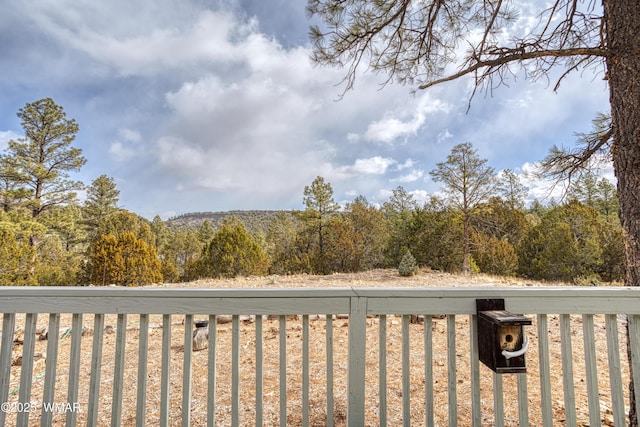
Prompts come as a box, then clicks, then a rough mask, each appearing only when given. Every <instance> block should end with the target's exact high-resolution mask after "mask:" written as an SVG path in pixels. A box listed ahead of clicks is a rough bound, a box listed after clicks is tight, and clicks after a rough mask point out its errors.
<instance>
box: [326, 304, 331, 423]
mask: <svg viewBox="0 0 640 427" xmlns="http://www.w3.org/2000/svg"><path fill="white" fill-rule="evenodd" d="M325 333H326V347H327V349H326V351H327V422H326V425H327V427H333V314H327V315H326V321H325Z"/></svg>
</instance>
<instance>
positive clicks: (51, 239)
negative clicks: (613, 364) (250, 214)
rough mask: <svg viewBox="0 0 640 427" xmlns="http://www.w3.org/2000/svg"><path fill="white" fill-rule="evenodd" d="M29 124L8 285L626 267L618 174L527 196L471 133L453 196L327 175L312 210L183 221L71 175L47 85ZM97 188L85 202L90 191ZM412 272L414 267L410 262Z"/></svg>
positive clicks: (7, 204) (1, 253)
mask: <svg viewBox="0 0 640 427" xmlns="http://www.w3.org/2000/svg"><path fill="white" fill-rule="evenodd" d="M18 117H20V118H21V119H22V125H23V128H24V129H25V137H24V138H23V139H19V140H17V141H10V142H9V144H8V147H7V149H6V150H5V151H4V152H3V153H2V154H0V183H1V184H2V187H1V188H0V203H1V204H2V209H0V285H4V286H11V285H86V284H94V285H108V284H116V285H123V286H137V285H144V284H149V283H159V282H176V281H190V280H195V279H199V278H205V277H236V276H246V275H266V274H298V273H308V274H330V273H334V272H357V271H363V270H369V269H374V268H398V267H399V265H400V264H402V263H403V259H405V261H404V262H405V263H406V258H407V256H409V257H410V258H412V262H413V261H415V263H416V265H417V266H420V267H423V268H431V269H434V270H441V271H448V272H463V273H475V272H484V273H490V274H496V275H508V276H521V277H528V278H533V279H545V280H562V281H574V282H575V283H579V284H597V283H599V282H600V281H619V280H622V279H623V275H624V245H623V237H622V228H621V226H620V223H619V220H618V216H617V211H618V202H617V198H616V190H615V187H614V186H613V185H612V184H611V183H609V182H608V181H607V180H606V179H603V178H599V177H597V176H595V175H592V174H586V175H584V176H583V177H581V178H580V179H579V180H576V181H574V182H573V183H572V184H571V186H570V188H569V191H568V194H567V198H566V200H567V201H566V202H565V203H562V204H557V203H554V202H551V203H548V204H546V205H543V204H542V203H540V202H538V201H534V202H533V203H532V204H530V206H528V207H525V198H526V196H527V189H526V188H525V187H524V186H523V185H522V184H521V183H520V180H519V177H518V175H517V174H516V173H514V172H513V171H510V170H505V171H502V172H500V173H499V174H498V173H496V172H495V171H494V170H493V168H491V167H490V166H488V165H487V160H485V159H481V158H480V157H479V156H478V154H477V152H476V150H474V148H473V146H472V144H471V143H463V144H459V145H457V146H455V147H454V148H453V149H452V151H451V153H450V154H449V156H448V157H447V159H446V160H445V161H443V162H441V163H438V164H437V165H436V168H435V169H434V170H433V171H431V176H432V178H433V179H434V180H435V181H436V182H440V183H441V184H442V190H443V191H442V193H441V194H445V195H446V196H438V195H433V196H431V198H430V200H429V201H428V202H426V203H423V204H419V203H418V202H417V201H416V200H415V198H414V197H413V196H412V195H411V193H409V192H407V191H406V190H405V189H404V188H402V187H397V188H396V189H394V190H393V191H392V194H391V196H390V197H389V200H388V201H386V202H385V203H383V204H382V205H381V206H378V205H374V204H372V203H369V202H368V201H367V200H366V198H364V197H363V196H358V197H356V198H355V199H354V200H353V201H351V202H349V203H347V204H346V205H344V206H340V205H339V204H338V203H336V201H335V200H334V194H333V189H332V186H331V184H330V183H329V182H327V181H325V179H324V178H323V177H320V176H319V177H317V178H316V179H315V180H314V181H313V182H312V183H311V184H310V185H308V186H306V187H305V188H304V190H303V194H302V200H303V202H304V209H303V210H300V211H294V212H289V211H282V212H279V213H277V214H275V216H274V215H273V213H271V215H270V216H271V217H272V218H271V219H269V221H268V222H267V223H266V225H262V226H260V227H255V226H248V225H247V224H245V223H243V222H242V221H241V220H240V219H238V217H235V216H230V217H228V218H226V219H225V220H224V221H222V223H221V224H220V225H217V226H214V225H213V224H211V222H209V221H204V222H202V223H201V224H200V225H199V226H191V227H181V228H179V227H172V226H170V223H169V222H166V221H163V220H162V219H161V218H160V217H155V218H154V219H153V220H152V221H149V220H147V219H145V218H142V217H140V216H138V215H136V214H135V213H132V212H128V211H126V210H124V209H121V208H120V207H119V206H118V202H119V190H118V189H117V186H116V184H115V181H114V180H113V178H110V177H108V176H106V175H103V176H100V177H98V178H97V179H95V180H94V181H93V182H92V183H91V184H90V185H89V186H84V185H83V184H82V183H80V182H76V181H72V180H70V178H69V174H70V172H72V171H77V170H79V169H80V168H81V166H82V165H84V163H85V162H86V161H85V159H84V158H83V157H82V152H81V150H79V149H77V148H73V147H72V146H71V144H72V142H73V140H74V137H75V133H76V132H77V131H78V126H77V124H76V123H75V121H73V120H69V119H67V118H66V115H65V113H64V111H63V109H62V107H60V106H58V105H56V104H55V102H53V100H51V99H49V98H47V99H43V100H39V101H36V102H34V103H32V104H27V105H26V106H25V107H24V108H22V109H20V111H19V112H18ZM80 190H83V191H85V194H86V196H85V198H84V200H83V201H82V202H79V201H78V192H79V191H80ZM410 271H411V270H410Z"/></svg>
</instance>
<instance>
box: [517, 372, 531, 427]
mask: <svg viewBox="0 0 640 427" xmlns="http://www.w3.org/2000/svg"><path fill="white" fill-rule="evenodd" d="M516 376H517V382H518V422H519V423H520V425H521V426H528V425H529V398H528V397H527V374H526V373H521V374H516Z"/></svg>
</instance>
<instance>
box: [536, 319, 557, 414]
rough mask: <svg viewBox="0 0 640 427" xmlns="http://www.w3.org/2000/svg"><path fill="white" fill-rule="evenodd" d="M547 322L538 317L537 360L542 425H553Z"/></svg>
mask: <svg viewBox="0 0 640 427" xmlns="http://www.w3.org/2000/svg"><path fill="white" fill-rule="evenodd" d="M548 331H549V322H548V319H547V315H546V314H539V315H538V360H539V363H540V400H541V402H540V403H541V405H542V425H544V426H547V427H551V426H552V425H553V413H552V412H551V367H550V365H549V332H548Z"/></svg>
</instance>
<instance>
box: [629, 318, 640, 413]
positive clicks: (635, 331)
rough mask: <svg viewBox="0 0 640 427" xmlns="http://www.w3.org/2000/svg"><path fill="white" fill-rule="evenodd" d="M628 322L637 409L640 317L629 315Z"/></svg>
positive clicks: (637, 405)
mask: <svg viewBox="0 0 640 427" xmlns="http://www.w3.org/2000/svg"><path fill="white" fill-rule="evenodd" d="M627 322H628V327H629V347H630V351H631V366H630V370H631V373H632V374H633V378H632V380H633V385H634V390H636V392H635V395H636V408H640V392H639V391H640V315H628V316H627Z"/></svg>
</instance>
